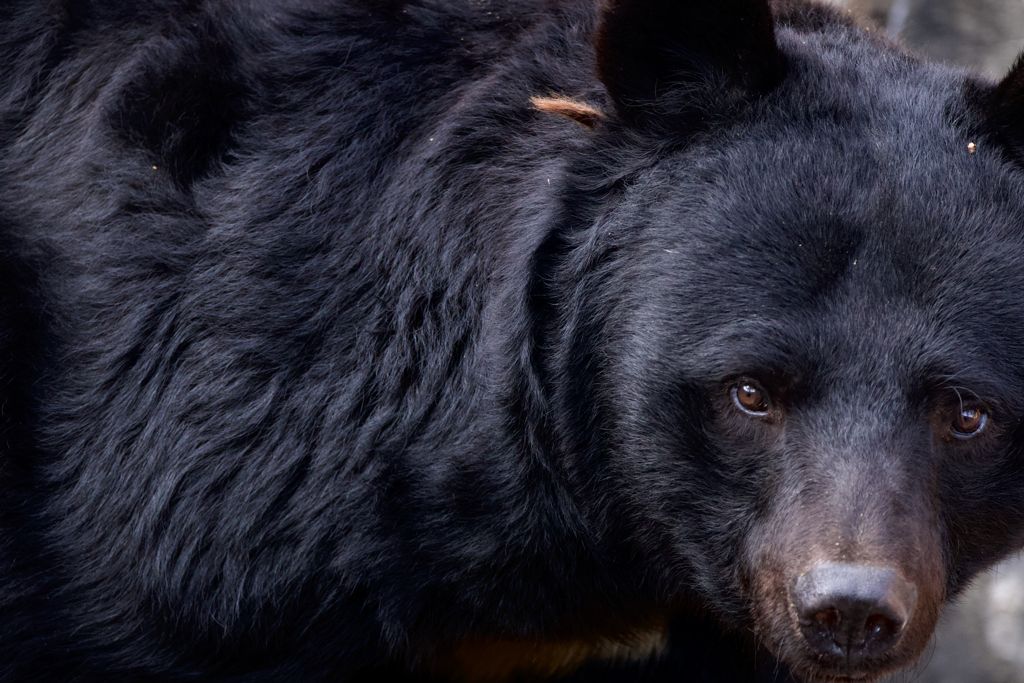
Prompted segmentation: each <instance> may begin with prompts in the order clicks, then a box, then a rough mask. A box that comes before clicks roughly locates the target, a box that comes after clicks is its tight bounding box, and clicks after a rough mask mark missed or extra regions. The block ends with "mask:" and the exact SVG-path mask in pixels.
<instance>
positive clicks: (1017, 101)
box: [989, 54, 1024, 156]
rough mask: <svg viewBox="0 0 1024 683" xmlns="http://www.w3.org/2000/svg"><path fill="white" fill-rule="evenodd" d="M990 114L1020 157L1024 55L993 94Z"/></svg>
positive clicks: (1023, 132)
mask: <svg viewBox="0 0 1024 683" xmlns="http://www.w3.org/2000/svg"><path fill="white" fill-rule="evenodd" d="M989 114H990V116H992V117H993V118H994V119H995V122H996V125H997V126H998V127H999V131H1000V133H1001V134H1002V136H1003V138H1004V139H1005V141H1006V142H1007V143H1008V144H1009V145H1010V147H1011V148H1012V149H1013V151H1014V152H1016V154H1017V155H1018V156H1020V152H1021V151H1024V54H1021V55H1020V56H1019V57H1017V62H1016V63H1015V64H1014V65H1013V68H1011V69H1010V72H1009V73H1008V74H1006V76H1005V77H1004V78H1003V80H1002V81H1000V82H999V85H997V86H996V89H995V92H993V93H992V100H991V105H990V108H989Z"/></svg>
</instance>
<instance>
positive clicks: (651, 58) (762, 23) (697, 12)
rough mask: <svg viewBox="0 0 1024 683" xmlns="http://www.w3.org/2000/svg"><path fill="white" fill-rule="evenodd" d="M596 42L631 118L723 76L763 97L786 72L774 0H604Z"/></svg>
mask: <svg viewBox="0 0 1024 683" xmlns="http://www.w3.org/2000/svg"><path fill="white" fill-rule="evenodd" d="M594 47H595V50H596V53H597V75H598V78H599V79H600V80H601V82H602V83H604V85H605V87H606V88H607V89H608V92H609V94H610V95H611V97H612V100H613V101H614V102H615V106H616V108H617V110H618V111H619V113H620V115H623V116H624V117H625V118H627V119H629V118H634V117H635V116H637V115H639V114H641V113H642V112H644V111H645V110H648V109H649V108H651V107H656V105H657V102H658V99H659V97H663V96H664V95H665V94H667V93H669V92H672V91H674V90H676V89H677V88H680V87H683V88H686V86H691V87H692V86H698V87H700V86H702V85H703V84H705V83H708V82H709V80H711V81H718V82H721V81H720V79H715V78H713V76H715V75H721V76H724V77H725V78H726V79H727V84H728V87H730V88H737V89H738V90H739V91H740V94H742V95H746V96H753V97H756V96H759V95H763V94H766V93H768V92H770V91H771V90H773V89H774V88H775V86H776V85H778V83H779V81H780V80H781V79H782V76H783V74H784V73H785V60H784V58H783V56H782V54H781V53H780V52H779V49H778V47H777V46H776V44H775V29H774V22H773V20H772V13H771V10H770V9H769V7H768V2H767V0H601V9H600V19H599V23H598V28H597V33H596V36H595V41H594Z"/></svg>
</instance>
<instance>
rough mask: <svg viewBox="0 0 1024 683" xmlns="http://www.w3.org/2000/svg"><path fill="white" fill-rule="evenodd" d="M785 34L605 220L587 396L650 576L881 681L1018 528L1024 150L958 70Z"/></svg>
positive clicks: (911, 653) (794, 657)
mask: <svg viewBox="0 0 1024 683" xmlns="http://www.w3.org/2000/svg"><path fill="white" fill-rule="evenodd" d="M798 38H799V40H794V39H793V36H792V35H789V34H787V33H785V32H783V33H781V34H780V35H779V45H780V46H781V47H782V48H784V50H785V52H786V55H787V58H788V61H789V68H788V72H787V75H786V77H785V78H784V79H783V80H782V82H781V83H780V85H779V86H778V88H777V89H776V90H775V91H773V92H772V93H771V94H770V95H768V96H766V97H765V98H763V99H762V100H761V101H760V102H758V103H757V104H756V105H754V106H753V107H752V109H753V110H754V111H753V112H748V113H747V114H746V115H745V116H739V117H737V118H736V119H735V120H733V121H731V122H729V123H728V124H727V125H721V126H718V127H715V128H713V129H712V130H710V131H708V132H706V133H703V134H702V135H700V136H698V137H697V138H696V140H695V142H694V143H693V144H692V145H690V146H688V147H686V148H685V149H684V151H682V152H679V153H678V154H675V155H670V156H667V157H666V158H664V159H662V160H661V161H660V162H659V163H658V164H656V165H655V166H653V168H651V169H649V170H647V171H645V172H643V173H641V174H640V175H639V176H638V178H637V180H636V182H635V183H634V184H633V185H632V186H631V187H630V189H629V190H628V191H627V192H626V193H625V196H624V197H623V199H622V201H621V202H620V203H619V204H618V205H617V206H616V208H615V209H614V210H612V211H610V212H609V213H608V214H607V215H606V216H605V217H604V218H602V219H600V220H599V221H598V224H597V226H596V228H595V235H594V236H593V238H592V240H591V248H592V249H593V250H594V252H595V255H594V257H593V260H594V262H596V263H599V264H601V265H599V266H598V267H597V272H598V275H597V276H596V277H595V278H594V281H595V282H599V283H604V284H605V287H604V288H602V289H598V290H597V293H596V294H595V295H594V297H593V299H594V301H595V302H597V303H593V304H592V308H591V310H592V311H594V312H595V316H596V311H598V310H599V309H602V308H604V309H607V308H608V306H607V301H608V300H610V299H612V298H615V299H616V303H617V306H616V308H615V313H614V314H613V315H611V316H607V317H606V319H605V320H603V321H601V323H599V325H598V328H599V329H600V334H601V335H602V339H601V341H600V342H597V343H596V344H594V346H595V347H596V348H602V349H603V354H604V357H603V359H602V361H601V362H600V363H596V362H595V365H600V366H601V367H602V368H604V369H603V370H602V371H601V372H600V373H599V374H600V376H599V379H597V380H596V382H595V387H596V388H595V390H594V392H595V394H594V395H595V399H594V400H595V402H596V403H597V405H598V406H599V411H600V412H601V414H602V415H603V419H604V420H605V421H606V428H605V429H604V430H603V433H604V434H607V435H608V437H607V438H608V441H609V442H610V445H609V447H608V452H609V453H610V454H609V455H608V458H609V460H610V461H611V464H610V465H608V467H609V468H610V469H612V470H613V471H614V472H615V476H612V477H611V480H613V481H615V482H617V484H619V485H620V489H619V491H618V493H617V496H618V498H617V500H618V505H621V510H622V511H623V512H621V515H622V517H624V518H626V519H630V520H632V521H633V522H634V523H635V524H636V525H637V526H638V527H639V528H642V529H643V533H642V534H641V536H640V538H639V539H638V543H639V544H641V545H642V546H643V547H644V548H645V551H646V552H647V553H649V554H650V555H651V556H652V557H656V558H658V559H657V560H655V561H653V562H652V564H653V565H655V566H657V567H659V571H660V572H661V573H660V574H659V578H660V579H661V580H664V581H666V582H669V583H671V582H672V580H673V577H674V578H675V579H676V580H677V581H678V584H677V585H678V587H679V589H680V590H684V589H683V588H682V586H683V585H685V586H686V588H685V590H692V589H694V587H696V592H697V593H699V594H700V596H701V597H702V598H703V599H704V600H705V601H707V602H708V603H710V604H711V605H712V606H713V607H714V610H715V611H716V612H717V613H718V614H720V615H722V617H723V618H725V619H734V620H736V621H737V622H738V623H743V622H745V621H746V620H747V619H750V620H752V621H753V624H754V628H755V629H756V631H757V633H758V634H759V636H760V638H761V639H762V640H763V641H764V642H765V643H766V644H768V646H769V648H770V649H772V651H773V652H774V653H775V654H776V655H777V656H779V657H780V658H781V659H782V660H783V661H785V662H786V663H787V664H788V665H789V666H790V668H792V669H793V670H794V672H796V673H797V674H798V675H800V676H802V677H804V678H807V679H817V678H827V679H833V678H858V679H859V678H876V677H878V676H880V675H882V674H883V673H885V672H887V671H891V670H893V669H896V668H899V667H902V666H907V665H909V664H911V663H913V662H914V661H915V660H916V659H917V658H918V657H919V656H920V655H921V653H922V652H923V651H924V649H925V647H926V646H927V643H928V641H929V639H930V637H931V634H932V632H933V630H934V627H935V624H936V622H937V619H938V616H939V612H940V608H941V606H942V604H943V603H944V601H945V600H946V599H947V598H949V597H951V596H953V595H955V594H956V593H957V592H958V591H959V590H961V589H962V588H963V587H964V585H965V583H966V582H967V581H968V580H969V579H970V578H971V577H972V576H973V575H974V574H975V573H976V572H977V571H979V570H980V569H981V568H983V567H986V566H989V565H990V564H991V563H993V562H994V561H995V560H997V559H998V558H1000V557H1002V556H1004V555H1005V554H1006V553H1008V552H1010V551H1011V550H1012V549H1014V548H1016V547H1018V546H1019V545H1020V542H1021V541H1022V540H1024V511H1022V510H1021V506H1020V505H1019V504H1018V503H1016V502H1015V501H1019V500H1021V499H1022V496H1024V481H1021V478H1020V477H1019V476H1018V475H1017V474H1016V472H1018V470H1019V468H1020V464H1021V462H1022V457H1024V454H1022V453H1021V446H1022V445H1024V431H1022V429H1021V428H1020V427H1019V424H1020V420H1021V418H1024V396H1022V395H1021V394H1020V392H1019V391H1018V387H1020V386H1022V385H1024V384H1022V383H1024V343H1022V342H1021V340H1020V338H1019V334H1017V331H1018V330H1021V329H1024V274H1022V272H1021V271H1020V268H1019V263H1020V262H1021V259H1022V258H1024V213H1022V211H1021V210H1020V208H1019V207H1021V206H1024V196H1022V191H1021V190H1022V188H1021V184H1020V179H1021V175H1020V172H1021V171H1020V169H1019V168H1018V167H1017V166H1016V165H1015V164H1014V163H1012V162H1011V161H1008V159H1007V154H1006V149H1005V146H1004V145H1003V143H1001V142H1000V141H999V140H998V139H996V138H995V136H993V135H991V134H987V133H986V129H985V122H984V120H983V117H982V118H979V115H978V114H977V113H976V112H975V111H974V109H972V106H973V105H972V103H971V102H970V101H969V98H968V97H967V96H966V95H965V93H969V92H970V90H971V88H972V87H973V84H972V83H971V82H969V81H967V80H965V78H964V77H963V76H962V75H960V76H959V77H958V79H951V78H950V72H949V71H948V70H945V69H941V68H939V67H932V66H928V65H922V64H917V63H913V62H910V61H909V60H908V59H907V58H905V57H901V58H900V59H899V60H895V59H894V55H893V54H886V53H885V52H879V51H877V50H874V49H873V50H871V51H868V50H861V51H860V52H857V49H858V48H856V47H855V46H845V47H843V48H840V47H836V46H834V45H833V46H830V45H829V39H828V38H827V37H826V38H824V39H821V38H819V37H815V36H808V35H806V34H804V35H800V36H798ZM816 40H817V41H818V43H819V44H814V45H808V43H809V42H812V43H813V42H815V41H816ZM843 50H846V51H847V52H849V53H855V54H845V55H844V54H837V53H840V52H842V51H843ZM822 55H824V57H823V56H822ZM837 64H838V65H839V66H838V67H837V66H836V65H837ZM811 93H817V94H818V95H819V101H820V99H821V97H820V96H821V94H822V93H824V94H825V96H826V97H827V98H829V101H828V106H827V109H828V111H827V115H824V114H822V115H820V116H819V115H816V114H814V112H811V113H808V102H809V101H814V100H813V99H812V98H811ZM819 114H821V112H819ZM641 264H642V265H641ZM609 349H610V351H609ZM995 520H998V522H996V521H995ZM695 530H696V531H695ZM667 590H670V589H667ZM723 596H732V597H731V598H725V597H723ZM735 596H742V599H736V598H735Z"/></svg>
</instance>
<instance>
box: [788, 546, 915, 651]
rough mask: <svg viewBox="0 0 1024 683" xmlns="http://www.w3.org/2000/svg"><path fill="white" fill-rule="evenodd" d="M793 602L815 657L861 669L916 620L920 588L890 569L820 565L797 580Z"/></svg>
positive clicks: (851, 565)
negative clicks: (827, 658)
mask: <svg viewBox="0 0 1024 683" xmlns="http://www.w3.org/2000/svg"><path fill="white" fill-rule="evenodd" d="M790 598H791V601H792V604H793V609H794V610H795V612H796V617H797V619H798V620H799V624H800V630H801V632H802V633H803V636H804V639H805V640H806V641H807V643H808V644H809V645H810V646H811V647H812V648H813V649H814V650H815V652H816V654H818V655H825V656H828V655H831V656H835V657H841V658H842V659H843V660H844V661H846V662H848V663H850V664H854V665H857V664H862V663H869V662H870V661H871V660H873V659H877V658H879V657H881V656H882V655H884V654H885V653H886V652H888V651H889V650H891V649H892V647H893V646H894V645H895V644H896V643H897V642H898V641H899V639H900V636H901V635H902V633H903V629H904V628H905V627H906V625H907V624H908V623H909V622H910V619H911V617H912V616H913V611H914V606H915V604H916V602H917V589H916V588H915V587H914V586H913V585H912V584H910V583H908V582H907V581H905V580H903V579H902V578H900V576H899V575H898V574H897V573H896V572H895V571H893V570H891V569H886V568H881V567H872V566H868V565H858V564H820V565H818V566H816V567H814V568H813V569H811V570H810V571H809V572H807V573H805V574H802V575H801V576H799V577H798V578H797V580H796V581H795V582H794V583H793V585H792V586H791V587H790Z"/></svg>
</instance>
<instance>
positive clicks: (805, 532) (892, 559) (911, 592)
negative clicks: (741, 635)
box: [741, 454, 946, 680]
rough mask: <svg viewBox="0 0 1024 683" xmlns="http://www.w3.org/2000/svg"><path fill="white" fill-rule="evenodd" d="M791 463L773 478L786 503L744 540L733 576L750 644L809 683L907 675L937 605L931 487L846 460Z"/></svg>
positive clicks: (937, 546) (938, 564)
mask: <svg viewBox="0 0 1024 683" xmlns="http://www.w3.org/2000/svg"><path fill="white" fill-rule="evenodd" d="M791 459H792V458H791ZM797 460H801V466H800V467H794V468H791V469H790V470H788V471H786V470H784V471H781V472H778V473H777V477H778V481H777V484H776V485H780V484H781V486H779V487H780V489H781V490H785V491H789V492H791V493H790V494H789V495H777V496H776V497H774V502H773V505H772V507H771V509H769V510H767V511H766V512H765V514H764V515H763V516H762V517H761V519H760V521H759V522H758V528H757V529H756V530H755V532H754V533H752V534H750V537H749V538H750V539H751V540H750V542H749V543H748V546H747V548H746V552H745V562H744V567H743V569H742V571H741V583H742V588H743V591H744V593H745V594H746V596H747V598H748V601H749V604H750V608H751V612H752V616H753V618H754V620H755V623H756V627H757V630H758V632H759V634H760V636H761V638H762V639H763V640H764V642H766V643H767V644H768V646H769V647H770V648H771V649H772V650H773V651H774V653H775V654H776V656H778V657H779V658H780V659H782V660H783V661H785V662H786V663H787V664H788V665H789V666H790V667H791V668H792V669H793V670H794V672H796V673H798V675H801V676H803V677H804V678H808V679H819V678H839V679H843V678H848V679H866V680H871V679H875V678H878V677H880V676H882V675H883V674H885V673H887V672H889V671H893V670H895V669H898V668H901V667H904V666H907V665H909V664H912V663H913V662H914V661H915V660H917V658H918V657H920V655H921V654H922V653H923V652H924V650H925V648H926V647H927V645H928V642H929V640H930V638H931V636H932V633H933V631H934V629H935V625H936V622H937V620H938V616H939V612H940V608H941V605H942V603H943V600H944V597H945V593H944V591H945V583H946V573H945V568H944V564H943V561H942V557H943V549H942V548H943V546H942V538H941V532H940V529H941V522H940V521H939V519H938V514H937V510H938V503H937V497H936V495H935V486H934V483H930V482H929V477H927V476H925V477H917V476H915V473H913V472H910V471H907V470H906V468H903V469H902V471H901V468H898V467H897V468H893V469H891V470H884V468H883V469H882V470H880V469H879V468H877V467H873V466H872V461H873V460H874V458H864V457H860V456H857V455H851V454H844V455H833V456H830V457H827V458H825V459H824V460H825V461H826V462H827V467H816V466H815V465H814V464H813V463H808V461H807V460H806V458H804V459H800V458H797ZM889 462H898V460H896V459H890V460H889ZM826 472H827V474H826Z"/></svg>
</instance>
